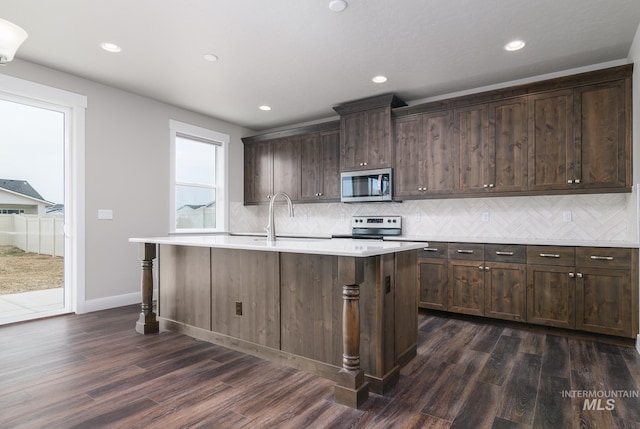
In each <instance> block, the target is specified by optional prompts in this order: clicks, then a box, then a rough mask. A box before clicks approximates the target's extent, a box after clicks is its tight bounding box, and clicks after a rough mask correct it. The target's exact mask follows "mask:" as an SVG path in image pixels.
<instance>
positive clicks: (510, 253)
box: [496, 250, 513, 256]
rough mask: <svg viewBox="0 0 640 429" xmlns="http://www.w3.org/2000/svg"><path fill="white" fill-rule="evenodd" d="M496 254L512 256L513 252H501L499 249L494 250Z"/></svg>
mask: <svg viewBox="0 0 640 429" xmlns="http://www.w3.org/2000/svg"><path fill="white" fill-rule="evenodd" d="M496 255H499V256H513V252H501V251H500V250H496Z"/></svg>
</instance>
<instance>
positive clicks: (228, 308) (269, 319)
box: [175, 246, 280, 348]
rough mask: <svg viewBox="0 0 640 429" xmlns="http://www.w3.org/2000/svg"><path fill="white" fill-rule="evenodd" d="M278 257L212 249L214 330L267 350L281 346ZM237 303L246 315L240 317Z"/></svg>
mask: <svg viewBox="0 0 640 429" xmlns="http://www.w3.org/2000/svg"><path fill="white" fill-rule="evenodd" d="M175 247H179V246H175ZM278 255H279V254H278V253H277V252H259V251H253V250H234V249H216V248H212V249H211V261H210V266H211V299H210V301H209V302H210V303H211V313H212V315H211V330H212V331H214V332H218V333H221V334H225V335H229V336H232V337H236V338H240V339H242V340H245V341H250V342H252V343H256V344H260V345H263V346H267V347H273V348H279V347H280V290H279V272H278ZM208 265H209V263H208ZM237 302H240V303H241V305H242V315H237V314H236V303H237Z"/></svg>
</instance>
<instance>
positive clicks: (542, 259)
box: [527, 246, 575, 267]
mask: <svg viewBox="0 0 640 429" xmlns="http://www.w3.org/2000/svg"><path fill="white" fill-rule="evenodd" d="M527 263H528V264H543V265H560V266H565V267H571V266H574V265H575V247H565V246H527Z"/></svg>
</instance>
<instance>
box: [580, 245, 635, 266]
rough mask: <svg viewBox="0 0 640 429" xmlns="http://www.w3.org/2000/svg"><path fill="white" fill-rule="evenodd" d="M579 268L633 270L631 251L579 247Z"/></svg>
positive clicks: (613, 248) (612, 248)
mask: <svg viewBox="0 0 640 429" xmlns="http://www.w3.org/2000/svg"><path fill="white" fill-rule="evenodd" d="M576 265H577V266H578V267H594V268H597V267H603V268H625V269H631V249H623V248H615V247H577V248H576Z"/></svg>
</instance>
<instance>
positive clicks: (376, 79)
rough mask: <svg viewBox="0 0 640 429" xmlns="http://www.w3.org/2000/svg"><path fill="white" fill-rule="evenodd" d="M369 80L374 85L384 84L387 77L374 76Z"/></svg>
mask: <svg viewBox="0 0 640 429" xmlns="http://www.w3.org/2000/svg"><path fill="white" fill-rule="evenodd" d="M371 80H372V81H373V82H375V83H385V82H386V81H387V77H386V76H382V75H378V76H374V77H373V78H372V79H371Z"/></svg>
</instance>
